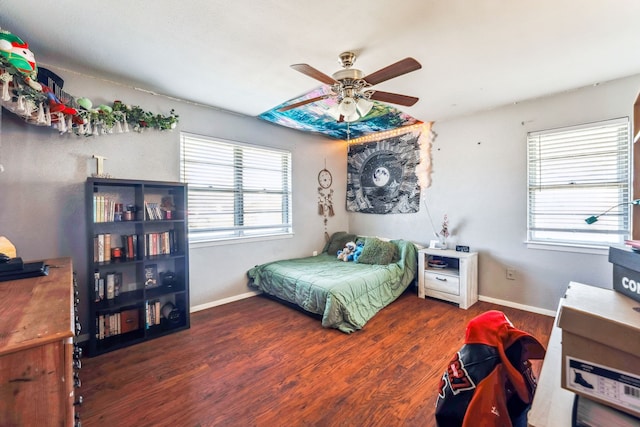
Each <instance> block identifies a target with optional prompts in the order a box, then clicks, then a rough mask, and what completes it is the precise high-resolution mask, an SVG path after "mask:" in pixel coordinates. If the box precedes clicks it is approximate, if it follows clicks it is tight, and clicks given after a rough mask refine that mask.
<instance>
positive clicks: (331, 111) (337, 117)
mask: <svg viewBox="0 0 640 427" xmlns="http://www.w3.org/2000/svg"><path fill="white" fill-rule="evenodd" d="M327 114H329V115H330V116H331V117H333V119H334V120H335V121H336V122H337V121H340V112H339V111H338V105H337V104H336V105H334V106H332V107H331V108H329V109H328V110H327Z"/></svg>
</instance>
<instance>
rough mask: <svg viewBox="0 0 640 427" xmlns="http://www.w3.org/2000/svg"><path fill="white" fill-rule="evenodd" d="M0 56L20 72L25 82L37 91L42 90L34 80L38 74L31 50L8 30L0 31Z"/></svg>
mask: <svg viewBox="0 0 640 427" xmlns="http://www.w3.org/2000/svg"><path fill="white" fill-rule="evenodd" d="M0 56H2V57H4V58H5V60H6V62H7V63H9V65H11V66H12V67H14V68H15V69H16V71H18V73H20V74H22V78H23V79H24V82H25V83H26V84H28V85H29V86H31V87H32V88H33V89H35V90H37V91H41V90H42V86H41V85H40V83H38V82H37V81H36V76H37V75H38V67H37V66H36V59H35V57H34V55H33V52H31V51H30V50H29V45H28V44H27V43H25V42H24V41H23V40H22V39H21V38H20V37H18V36H16V35H14V34H11V33H10V32H8V31H0Z"/></svg>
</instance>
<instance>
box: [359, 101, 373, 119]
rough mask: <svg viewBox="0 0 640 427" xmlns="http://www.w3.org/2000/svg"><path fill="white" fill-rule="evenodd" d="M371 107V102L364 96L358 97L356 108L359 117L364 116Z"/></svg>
mask: <svg viewBox="0 0 640 427" xmlns="http://www.w3.org/2000/svg"><path fill="white" fill-rule="evenodd" d="M371 108H373V102H372V101H369V100H368V99H366V98H359V99H358V101H357V102H356V109H357V110H358V114H360V117H364V116H366V115H367V114H369V112H370V111H371Z"/></svg>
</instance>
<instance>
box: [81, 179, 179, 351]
mask: <svg viewBox="0 0 640 427" xmlns="http://www.w3.org/2000/svg"><path fill="white" fill-rule="evenodd" d="M86 212H87V245H88V254H89V256H88V257H87V258H88V266H87V272H88V274H87V277H88V278H89V282H90V283H89V284H88V286H89V296H90V298H89V299H90V301H89V307H90V309H89V313H90V319H89V322H90V325H89V349H88V350H89V351H88V353H89V356H97V355H99V354H103V353H107V352H110V351H114V350H117V349H120V348H124V347H127V346H129V345H133V344H137V343H141V342H145V341H148V340H150V339H155V338H158V337H160V336H163V335H166V334H169V333H173V332H177V331H180V330H183V329H187V328H189V327H190V319H189V246H188V241H187V214H186V212H187V187H186V184H183V183H178V182H158V181H138V180H123V179H106V178H89V179H87V183H86Z"/></svg>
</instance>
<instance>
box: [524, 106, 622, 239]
mask: <svg viewBox="0 0 640 427" xmlns="http://www.w3.org/2000/svg"><path fill="white" fill-rule="evenodd" d="M527 145H528V156H527V158H528V191H529V203H528V232H529V241H531V242H537V243H561V244H578V245H595V246H598V245H605V246H608V245H610V244H616V243H622V242H623V241H624V239H625V238H628V236H629V234H630V227H629V215H630V205H629V204H628V202H630V199H629V197H630V196H629V192H630V181H631V177H630V170H631V158H630V157H631V138H630V130H629V119H628V118H620V119H613V120H607V121H603V122H598V123H590V124H586V125H580V126H572V127H567V128H559V129H552V130H545V131H540V132H531V133H529V134H528V135H527ZM612 207H613V209H611V210H610V211H609V212H607V213H606V214H604V215H602V216H600V217H599V218H598V221H597V222H595V223H593V224H587V222H585V219H586V218H588V217H590V216H592V215H598V214H601V213H603V212H605V211H606V210H607V209H609V208H612Z"/></svg>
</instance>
